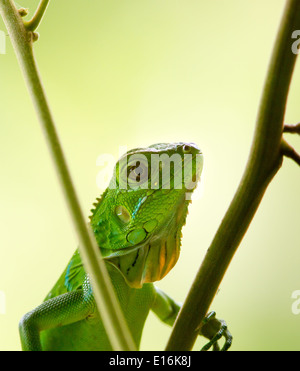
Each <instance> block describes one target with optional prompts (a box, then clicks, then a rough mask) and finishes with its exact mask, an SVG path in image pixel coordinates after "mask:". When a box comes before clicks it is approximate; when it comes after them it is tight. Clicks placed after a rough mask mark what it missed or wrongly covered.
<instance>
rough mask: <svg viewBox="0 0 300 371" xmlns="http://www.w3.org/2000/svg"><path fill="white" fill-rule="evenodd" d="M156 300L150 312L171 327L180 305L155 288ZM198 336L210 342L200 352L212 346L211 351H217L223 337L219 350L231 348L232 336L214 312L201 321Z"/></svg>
mask: <svg viewBox="0 0 300 371" xmlns="http://www.w3.org/2000/svg"><path fill="white" fill-rule="evenodd" d="M155 291H156V298H155V301H154V304H153V306H152V308H151V309H152V311H153V312H154V313H155V314H156V315H157V316H158V317H159V319H160V320H161V321H163V322H164V323H166V324H168V325H170V326H173V324H174V322H175V319H176V317H177V315H178V312H179V310H180V308H181V304H179V303H177V302H175V301H174V300H173V299H172V298H171V297H170V296H168V295H167V294H166V293H164V292H163V291H161V290H160V289H158V288H157V287H155ZM199 335H202V336H204V337H206V338H208V339H210V341H209V342H208V343H207V344H206V345H205V346H204V347H203V348H202V350H208V349H209V348H210V347H211V346H213V350H219V345H218V340H219V339H220V338H221V337H224V339H225V344H224V345H223V347H222V349H221V350H227V349H229V347H230V346H231V343H232V336H231V334H230V332H229V331H228V329H227V325H226V323H225V321H224V320H219V319H217V318H216V317H215V312H211V313H209V314H208V315H207V316H206V317H205V319H204V320H203V324H202V325H201V327H200V330H199Z"/></svg>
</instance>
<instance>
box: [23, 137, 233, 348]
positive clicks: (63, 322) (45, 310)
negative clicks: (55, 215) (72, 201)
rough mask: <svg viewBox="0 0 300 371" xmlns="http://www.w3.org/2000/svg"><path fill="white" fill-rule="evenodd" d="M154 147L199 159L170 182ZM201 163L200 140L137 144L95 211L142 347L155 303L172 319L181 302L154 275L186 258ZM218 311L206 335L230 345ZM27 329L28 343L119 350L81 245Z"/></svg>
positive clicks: (96, 227)
mask: <svg viewBox="0 0 300 371" xmlns="http://www.w3.org/2000/svg"><path fill="white" fill-rule="evenodd" d="M152 154H156V155H159V156H160V155H168V156H172V155H173V154H176V155H177V157H178V155H179V156H181V158H180V159H181V160H183V159H184V156H185V155H186V154H189V155H190V158H192V160H191V164H192V166H191V167H190V170H189V172H185V173H184V177H182V178H181V177H179V179H180V183H178V180H177V178H178V174H179V173H180V172H182V171H183V162H182V163H181V166H180V169H179V170H178V168H176V167H175V166H173V168H172V167H171V171H170V186H169V189H166V188H168V187H167V186H166V185H165V183H164V178H163V176H162V175H163V171H164V168H165V167H166V165H167V163H165V162H164V161H162V163H161V164H162V165H161V166H159V167H157V170H156V172H154V171H152V170H153V169H154V168H155V167H154V166H153V167H151V166H150V164H151V155H152ZM133 155H134V156H133ZM196 156H197V157H198V159H199V158H200V160H201V161H200V162H198V163H196ZM133 157H134V159H133ZM145 160H146V163H145ZM201 170H202V154H201V151H200V150H199V148H198V147H197V146H196V145H194V144H192V143H171V144H164V143H163V144H156V145H153V146H150V147H148V148H144V149H142V148H138V149H134V150H131V151H129V152H127V154H126V155H124V156H123V157H122V158H121V159H120V160H119V161H118V162H117V164H116V167H115V170H114V176H113V179H112V180H111V182H110V184H109V187H108V188H107V190H106V191H105V192H104V194H103V195H102V197H101V198H100V199H98V203H97V204H95V206H96V207H95V209H94V210H92V213H93V214H92V216H91V226H92V228H93V231H94V233H95V237H96V240H97V242H98V245H99V248H100V250H101V253H102V256H103V257H104V259H105V260H106V262H107V264H106V265H107V269H108V273H109V275H110V278H111V281H112V283H113V286H114V289H115V292H116V294H117V297H118V299H119V302H120V305H121V308H122V310H123V312H124V315H125V318H126V320H127V322H128V326H129V328H130V330H131V332H132V336H133V339H134V341H135V343H136V346H137V348H138V347H139V344H140V340H141V335H142V330H143V326H144V323H145V321H146V318H147V315H148V313H149V311H150V310H152V311H153V312H154V313H156V314H157V316H158V317H159V318H160V319H161V320H162V321H163V322H165V323H167V324H169V325H172V324H173V323H174V321H175V318H176V316H177V314H178V311H179V309H180V305H179V304H178V303H176V302H175V301H174V300H173V299H171V298H170V297H169V296H168V295H166V294H165V293H163V292H162V291H161V290H159V289H158V288H156V287H155V286H154V285H153V282H155V281H157V280H160V279H161V278H163V277H164V276H165V275H166V274H167V273H168V272H169V271H170V270H171V269H172V268H173V266H174V265H175V263H176V261H177V259H178V257H179V251H180V240H181V229H182V227H183V225H184V224H185V220H186V216H187V211H188V204H189V202H190V197H186V195H188V196H189V195H190V194H191V192H192V191H193V189H187V188H190V187H189V186H186V185H187V184H191V181H194V180H195V178H196V179H197V180H198V179H199V178H200V174H201ZM180 174H181V173H180ZM158 176H159V177H158ZM155 177H156V178H155ZM154 178H155V179H157V180H158V181H157V182H154V181H153V179H154ZM151 179H152V183H151ZM184 180H185V181H184ZM124 181H125V182H127V183H128V186H127V187H124ZM194 183H196V182H194ZM178 185H180V187H179V186H178ZM151 187H152V189H151ZM186 187H187V188H186ZM153 188H155V189H153ZM212 317H213V318H212V321H207V324H205V325H204V326H203V328H204V327H205V328H206V331H203V334H205V336H207V337H208V338H210V339H212V341H211V342H210V343H211V344H210V343H209V344H210V345H214V347H215V348H217V345H216V340H217V337H218V338H219V337H220V336H222V335H223V336H225V339H226V343H228V344H229V343H230V342H231V338H230V334H229V333H228V332H227V330H226V326H225V327H224V326H223V327H224V331H222V329H221V330H220V328H222V324H223V322H219V321H218V320H217V319H215V318H214V316H212ZM209 323H212V324H213V326H209V325H208V324H209ZM19 328H20V337H21V343H22V349H23V350H111V346H110V343H109V340H108V338H107V335H106V332H105V329H104V326H103V323H102V321H101V318H100V317H99V314H98V311H97V308H96V305H95V301H94V298H93V293H92V288H91V285H90V281H89V276H88V275H87V274H86V272H85V271H84V268H83V265H82V262H81V259H80V256H79V252H78V250H76V251H75V253H74V255H73V257H72V258H71V260H70V262H69V264H68V265H67V267H66V269H65V271H64V272H63V273H62V275H61V277H60V278H59V280H58V281H57V283H56V284H55V286H54V287H53V289H52V290H51V291H50V293H49V294H48V295H47V297H46V298H45V301H44V302H43V303H42V304H41V305H39V306H38V307H37V308H35V309H33V310H32V311H30V312H29V313H27V314H25V315H24V316H23V318H22V319H21V321H20V326H19ZM220 331H221V332H222V333H221V332H220ZM220 334H221V335H220ZM214 335H216V336H215V338H216V339H215V340H214ZM228 339H229V340H228ZM210 345H209V346H210ZM229 345H230V344H229ZM229 345H228V346H227V347H229Z"/></svg>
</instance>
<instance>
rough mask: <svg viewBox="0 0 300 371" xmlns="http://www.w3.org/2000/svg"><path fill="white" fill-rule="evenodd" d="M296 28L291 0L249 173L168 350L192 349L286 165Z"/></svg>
mask: <svg viewBox="0 0 300 371" xmlns="http://www.w3.org/2000/svg"><path fill="white" fill-rule="evenodd" d="M296 29H300V1H299V0H289V1H287V4H286V7H285V11H284V14H283V17H282V21H281V25H280V28H279V32H278V35H277V39H276V42H275V46H274V50H273V54H272V58H271V63H270V66H269V70H268V74H267V79H266V83H265V87H264V90H263V95H262V99H261V104H260V108H259V112H258V118H257V124H256V130H255V134H254V138H253V144H252V148H251V151H250V156H249V160H248V163H247V166H246V169H245V172H244V175H243V177H242V179H241V182H240V185H239V187H238V189H237V191H236V193H235V196H234V198H233V200H232V202H231V204H230V206H229V208H228V210H227V212H226V214H225V216H224V218H223V220H222V222H221V225H220V227H219V229H218V230H217V232H216V235H215V237H214V239H213V241H212V243H211V245H210V247H209V249H208V251H207V253H206V256H205V258H204V260H203V262H202V265H201V267H200V269H199V271H198V273H197V276H196V278H195V280H194V283H193V285H192V287H191V289H190V291H189V293H188V296H187V298H186V301H185V303H184V305H183V307H182V310H181V311H180V314H179V316H178V318H177V320H176V322H175V325H174V328H173V331H172V334H171V337H170V339H169V342H168V344H167V347H166V350H169V351H170V350H172V351H173V350H190V349H191V348H192V346H193V344H194V342H195V340H196V338H197V335H198V329H199V327H200V324H201V323H202V321H203V319H204V317H205V315H206V313H207V312H208V309H209V307H210V304H211V302H212V300H213V298H214V296H215V294H216V292H217V290H218V287H219V285H220V283H221V281H222V278H223V276H224V274H225V272H226V270H227V268H228V266H229V264H230V261H231V259H232V257H233V255H234V254H235V252H236V250H237V248H238V246H239V243H240V242H241V240H242V238H243V236H244V234H245V233H246V231H247V229H248V227H249V225H250V223H251V220H252V218H253V216H254V214H255V212H256V210H257V208H258V206H259V204H260V201H261V200H262V197H263V195H264V192H265V191H266V189H267V187H268V185H269V183H270V181H271V180H272V178H273V176H274V175H275V174H276V172H277V171H278V170H279V168H280V166H281V163H282V153H281V139H282V131H283V118H284V113H285V107H286V101H287V96H288V90H289V85H290V81H291V78H292V74H293V69H294V65H295V62H296V57H297V55H295V54H293V53H292V51H291V34H292V32H293V31H294V30H296Z"/></svg>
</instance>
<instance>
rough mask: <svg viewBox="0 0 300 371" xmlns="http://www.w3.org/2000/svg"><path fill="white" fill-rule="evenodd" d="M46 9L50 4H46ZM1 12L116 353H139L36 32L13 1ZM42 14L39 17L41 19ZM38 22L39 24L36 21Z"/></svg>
mask: <svg viewBox="0 0 300 371" xmlns="http://www.w3.org/2000/svg"><path fill="white" fill-rule="evenodd" d="M43 4H44V6H45V4H46V1H44V2H43ZM0 13H1V15H2V18H3V20H4V23H5V25H6V27H7V30H8V33H9V36H10V38H11V41H12V44H13V46H14V49H15V52H16V55H17V58H18V61H19V64H20V67H21V69H22V72H23V76H24V78H25V82H26V85H27V88H28V90H29V93H30V95H31V98H32V101H33V104H34V106H35V109H36V112H37V116H38V119H39V122H40V125H41V128H42V131H43V133H44V136H45V139H46V143H47V145H48V149H49V152H50V154H51V157H52V159H53V163H54V167H55V169H56V172H57V175H58V179H59V181H60V184H61V187H62V190H63V193H64V196H65V200H66V203H67V206H68V209H69V211H70V215H71V220H72V223H73V226H74V229H75V232H76V234H77V236H78V240H79V250H80V255H81V257H82V260H83V263H84V266H85V269H86V271H87V272H88V273H89V274H90V276H91V281H92V287H93V293H94V297H95V300H96V303H97V306H98V309H99V312H100V314H101V317H102V320H103V323H104V326H105V329H106V332H107V335H108V337H109V339H110V342H111V345H112V348H113V349H114V350H135V344H134V342H133V340H132V337H131V334H130V331H129V329H128V327H127V323H126V320H125V318H124V316H123V312H122V311H121V308H120V306H119V303H118V300H117V298H116V296H115V294H114V289H113V286H112V283H111V281H110V278H109V276H108V274H107V271H106V266H105V263H104V261H103V259H102V258H101V254H100V250H99V248H98V246H97V243H96V241H95V238H94V235H93V233H92V232H91V231H90V229H89V228H88V227H87V225H86V222H85V219H84V216H83V213H82V210H81V207H80V204H79V201H78V198H77V195H76V192H75V189H74V186H73V183H72V179H71V176H70V173H69V169H68V167H67V164H66V161H65V157H64V154H63V151H62V147H61V145H60V142H59V138H58V135H57V133H56V129H55V125H54V120H53V117H52V114H51V112H50V108H49V105H48V102H47V99H46V96H45V92H44V89H43V86H42V83H41V79H40V76H39V72H38V68H37V65H36V62H35V59H34V55H33V50H32V32H31V31H28V30H27V28H26V27H25V25H24V23H23V20H22V19H21V17H20V15H19V13H18V11H17V9H16V8H15V6H14V3H13V1H12V0H0ZM39 18H41V15H38V16H37V19H39ZM36 22H37V21H36Z"/></svg>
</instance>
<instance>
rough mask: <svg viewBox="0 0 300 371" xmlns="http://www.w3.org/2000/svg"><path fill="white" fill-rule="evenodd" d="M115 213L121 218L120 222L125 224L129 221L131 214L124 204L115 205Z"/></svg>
mask: <svg viewBox="0 0 300 371" xmlns="http://www.w3.org/2000/svg"><path fill="white" fill-rule="evenodd" d="M115 213H116V215H117V217H118V218H119V219H120V220H121V222H123V223H126V224H127V223H129V222H130V219H131V216H130V214H129V211H128V210H127V209H126V207H125V206H122V205H118V206H116V208H115Z"/></svg>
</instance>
